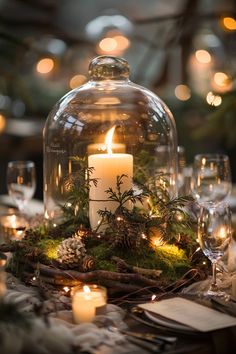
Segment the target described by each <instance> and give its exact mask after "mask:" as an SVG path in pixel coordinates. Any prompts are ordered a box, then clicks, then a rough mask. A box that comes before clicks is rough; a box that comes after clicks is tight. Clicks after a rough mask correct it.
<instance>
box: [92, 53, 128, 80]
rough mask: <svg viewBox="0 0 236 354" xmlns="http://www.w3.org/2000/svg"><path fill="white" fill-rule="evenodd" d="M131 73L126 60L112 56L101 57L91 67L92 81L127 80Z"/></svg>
mask: <svg viewBox="0 0 236 354" xmlns="http://www.w3.org/2000/svg"><path fill="white" fill-rule="evenodd" d="M129 72H130V69H129V64H128V62H127V61H126V60H125V59H123V58H117V57H112V56H106V55H102V56H99V57H97V58H94V59H93V60H92V61H91V63H90V65H89V75H90V78H91V79H92V80H126V79H128V78H129Z"/></svg>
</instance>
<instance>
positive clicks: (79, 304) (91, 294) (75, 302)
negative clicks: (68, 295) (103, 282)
mask: <svg viewBox="0 0 236 354" xmlns="http://www.w3.org/2000/svg"><path fill="white" fill-rule="evenodd" d="M72 296H73V297H72V310H73V317H74V321H75V323H84V322H91V321H92V320H93V319H94V317H95V316H96V314H97V311H98V310H99V309H102V308H104V306H105V305H106V289H105V288H103V287H99V286H97V285H91V286H88V285H85V286H83V287H76V288H75V289H74V290H73V292H72Z"/></svg>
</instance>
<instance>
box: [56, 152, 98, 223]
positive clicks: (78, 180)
mask: <svg viewBox="0 0 236 354" xmlns="http://www.w3.org/2000/svg"><path fill="white" fill-rule="evenodd" d="M73 159H76V161H77V162H79V163H78V172H76V173H72V174H71V175H70V176H69V177H68V179H67V181H66V182H67V184H66V185H67V199H66V203H65V204H64V205H63V206H62V207H61V208H62V211H63V214H64V217H65V219H66V220H67V223H68V222H69V223H70V224H78V225H84V226H86V227H89V219H88V209H89V190H90V187H91V185H94V186H97V183H98V181H97V179H96V178H92V177H91V175H92V173H93V171H94V168H93V167H87V166H86V165H85V163H84V161H83V160H82V159H80V158H76V157H74V158H73Z"/></svg>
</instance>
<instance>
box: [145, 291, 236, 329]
mask: <svg viewBox="0 0 236 354" xmlns="http://www.w3.org/2000/svg"><path fill="white" fill-rule="evenodd" d="M139 307H141V308H142V309H144V310H146V311H150V312H152V313H154V314H157V315H160V316H163V317H165V318H167V319H170V320H173V321H176V322H178V323H180V324H183V325H186V326H189V327H191V328H193V329H195V330H197V331H201V332H210V331H214V330H218V329H223V328H227V327H233V326H236V318H234V317H232V316H230V315H228V314H225V313H222V312H219V311H216V310H214V309H212V308H208V307H206V306H203V305H200V304H198V303H196V302H194V301H190V300H186V299H183V298H181V297H174V298H171V299H166V300H161V301H157V302H150V303H146V304H141V305H139Z"/></svg>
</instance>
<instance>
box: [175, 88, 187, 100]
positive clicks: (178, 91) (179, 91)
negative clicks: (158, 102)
mask: <svg viewBox="0 0 236 354" xmlns="http://www.w3.org/2000/svg"><path fill="white" fill-rule="evenodd" d="M175 96H176V97H177V98H178V99H179V100H180V101H187V100H189V99H190V97H191V91H190V89H189V87H188V86H187V85H177V86H176V88H175Z"/></svg>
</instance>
